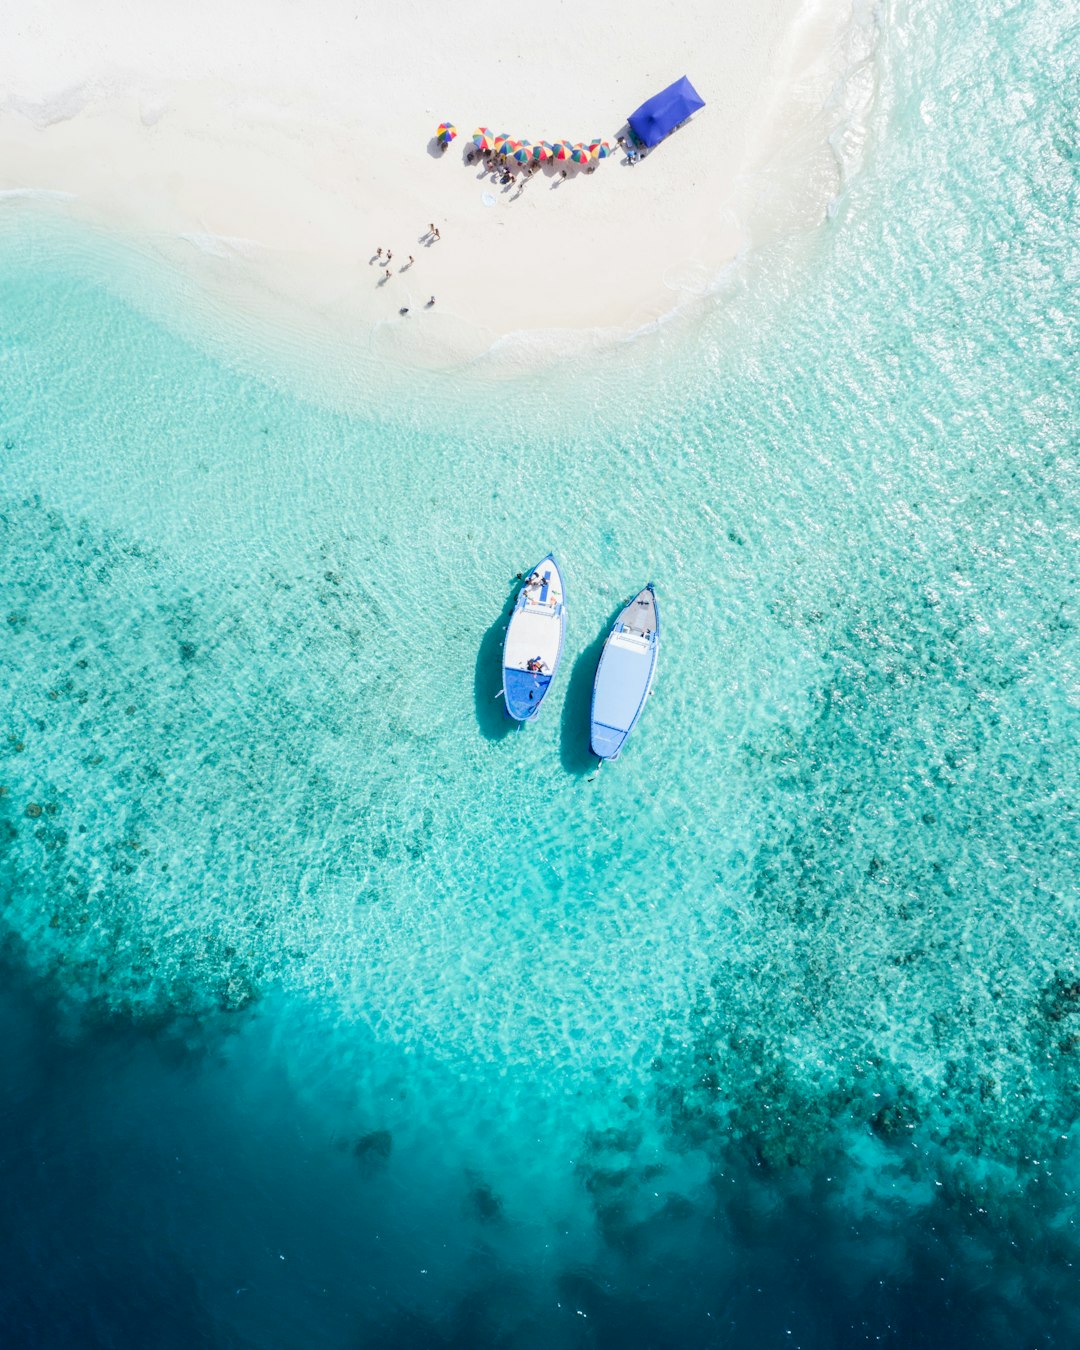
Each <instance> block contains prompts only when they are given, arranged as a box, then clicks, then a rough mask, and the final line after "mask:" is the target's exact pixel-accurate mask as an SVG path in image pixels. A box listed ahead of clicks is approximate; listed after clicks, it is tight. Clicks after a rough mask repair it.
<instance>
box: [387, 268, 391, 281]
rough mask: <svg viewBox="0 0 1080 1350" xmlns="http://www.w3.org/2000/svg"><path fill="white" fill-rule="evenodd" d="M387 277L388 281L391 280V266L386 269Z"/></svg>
mask: <svg viewBox="0 0 1080 1350" xmlns="http://www.w3.org/2000/svg"><path fill="white" fill-rule="evenodd" d="M386 279H387V281H389V280H390V269H389V267H388V268H387V269H386Z"/></svg>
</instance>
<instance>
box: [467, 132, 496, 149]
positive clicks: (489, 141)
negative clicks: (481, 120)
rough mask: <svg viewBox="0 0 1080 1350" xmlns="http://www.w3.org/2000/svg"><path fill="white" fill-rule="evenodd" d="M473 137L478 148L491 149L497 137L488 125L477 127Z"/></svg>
mask: <svg viewBox="0 0 1080 1350" xmlns="http://www.w3.org/2000/svg"><path fill="white" fill-rule="evenodd" d="M472 138H473V145H475V146H476V147H477V149H478V150H490V149H491V147H492V146H493V145H494V143H495V137H494V136H493V135H492V134H491V132H490V131H489V130H488V129H487V127H477V128H476V130H475V131H474V132H473V134H472Z"/></svg>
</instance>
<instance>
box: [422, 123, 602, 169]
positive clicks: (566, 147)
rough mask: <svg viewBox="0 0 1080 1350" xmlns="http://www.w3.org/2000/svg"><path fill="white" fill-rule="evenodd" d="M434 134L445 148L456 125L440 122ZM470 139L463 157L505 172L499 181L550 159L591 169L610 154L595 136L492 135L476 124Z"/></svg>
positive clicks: (453, 135)
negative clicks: (536, 137) (572, 139)
mask: <svg viewBox="0 0 1080 1350" xmlns="http://www.w3.org/2000/svg"><path fill="white" fill-rule="evenodd" d="M435 135H436V140H438V142H439V144H440V145H441V146H442V148H443V149H444V150H445V149H446V147H447V146H448V145H449V144H450V142H451V141H452V140H454V138H455V137H456V136H457V129H456V127H454V126H453V125H451V123H449V122H440V124H439V129H438V131H437V132H436V133H435ZM472 143H473V146H474V147H475V149H474V150H470V151H469V153H468V155H467V156H466V159H467V161H468V162H469V163H473V162H474V160H476V159H482V160H483V163H484V166H485V168H487V169H489V170H490V171H491V172H492V173H500V172H501V173H503V174H505V175H507V177H506V178H505V179H504V180H503V181H508V179H509V176H511V175H512V174H513V173H514V172H515V171H516V170H518V169H525V170H526V171H527V172H529V173H533V172H535V171H536V170H537V169H539V168H540V167H541V166H542V165H544V164H547V163H549V162H552V161H554V162H556V163H563V164H565V163H566V162H567V161H570V162H571V163H574V164H583V165H586V166H587V170H588V171H589V172H591V171H592V169H593V168H595V166H596V163H597V161H599V160H601V159H607V157H608V155H610V154H611V146H610V145H609V144H608V142H607V141H604V140H601V139H600V138H599V137H597V138H596V139H595V140H592V141H588V142H585V141H578V142H576V143H571V142H570V141H528V140H516V139H515V138H514V137H513V136H508V135H507V134H506V133H505V132H504V133H502V134H501V135H498V136H496V135H495V133H494V132H492V131H489V130H488V128H487V127H477V129H476V130H475V131H474V132H473V135H472ZM564 173H565V169H564Z"/></svg>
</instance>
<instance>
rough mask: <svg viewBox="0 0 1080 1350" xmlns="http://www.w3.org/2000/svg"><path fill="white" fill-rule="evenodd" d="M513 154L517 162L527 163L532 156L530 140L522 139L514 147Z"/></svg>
mask: <svg viewBox="0 0 1080 1350" xmlns="http://www.w3.org/2000/svg"><path fill="white" fill-rule="evenodd" d="M513 154H514V158H515V159H516V160H517V162H518V163H519V164H528V162H529V160H530V159H532V157H533V147H532V141H522V142H521V143H520V144H519V145H518V146H516V147H515V149H514V152H513Z"/></svg>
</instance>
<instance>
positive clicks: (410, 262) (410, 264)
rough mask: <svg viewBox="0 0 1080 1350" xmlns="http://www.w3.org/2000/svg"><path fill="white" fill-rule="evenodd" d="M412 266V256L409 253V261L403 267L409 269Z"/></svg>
mask: <svg viewBox="0 0 1080 1350" xmlns="http://www.w3.org/2000/svg"><path fill="white" fill-rule="evenodd" d="M412 265H413V255H412V254H411V253H410V254H409V261H408V262H407V263H406V264H405V267H411V266H412ZM402 270H403V271H404V268H403V269H402Z"/></svg>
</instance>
